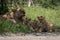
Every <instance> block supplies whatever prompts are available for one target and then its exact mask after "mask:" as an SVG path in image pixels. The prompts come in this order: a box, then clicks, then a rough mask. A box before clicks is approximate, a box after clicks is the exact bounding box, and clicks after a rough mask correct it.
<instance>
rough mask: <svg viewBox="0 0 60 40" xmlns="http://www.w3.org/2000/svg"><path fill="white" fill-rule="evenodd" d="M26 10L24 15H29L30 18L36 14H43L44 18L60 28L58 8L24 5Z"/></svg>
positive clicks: (35, 17) (59, 10) (34, 17)
mask: <svg viewBox="0 0 60 40" xmlns="http://www.w3.org/2000/svg"><path fill="white" fill-rule="evenodd" d="M24 9H25V11H26V17H29V18H31V19H33V20H34V19H36V20H37V16H41V15H42V16H45V17H46V20H47V21H49V22H50V23H53V24H54V25H55V26H56V27H55V28H60V8H59V9H58V8H56V9H51V8H43V7H41V6H38V7H36V6H35V7H34V6H33V7H30V8H29V7H25V8H24Z"/></svg>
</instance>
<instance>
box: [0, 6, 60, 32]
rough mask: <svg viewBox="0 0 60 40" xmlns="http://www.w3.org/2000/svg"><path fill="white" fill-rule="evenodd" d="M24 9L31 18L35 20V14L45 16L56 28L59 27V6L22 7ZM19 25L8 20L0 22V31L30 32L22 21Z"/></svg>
mask: <svg viewBox="0 0 60 40" xmlns="http://www.w3.org/2000/svg"><path fill="white" fill-rule="evenodd" d="M24 9H25V11H26V17H28V18H31V19H32V20H34V19H35V20H37V16H41V15H42V16H45V17H46V20H47V21H49V22H50V23H53V24H54V25H55V28H56V29H60V8H59V7H58V8H56V9H51V8H43V7H41V6H32V7H24ZM19 24H20V26H16V25H14V24H12V23H11V22H10V21H7V20H6V21H4V22H0V33H3V32H13V33H16V32H25V33H27V32H31V29H30V28H29V27H27V26H26V25H24V24H23V23H22V22H20V23H19Z"/></svg>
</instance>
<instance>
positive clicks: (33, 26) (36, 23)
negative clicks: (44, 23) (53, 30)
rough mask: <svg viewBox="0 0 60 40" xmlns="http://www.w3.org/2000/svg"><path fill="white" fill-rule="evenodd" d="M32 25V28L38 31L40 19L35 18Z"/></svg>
mask: <svg viewBox="0 0 60 40" xmlns="http://www.w3.org/2000/svg"><path fill="white" fill-rule="evenodd" d="M31 26H32V28H33V30H34V31H35V32H38V30H39V26H38V21H37V20H33V21H32V23H31Z"/></svg>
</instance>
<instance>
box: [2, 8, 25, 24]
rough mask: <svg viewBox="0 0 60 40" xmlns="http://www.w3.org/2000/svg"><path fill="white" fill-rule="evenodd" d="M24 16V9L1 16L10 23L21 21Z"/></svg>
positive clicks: (14, 10)
mask: <svg viewBox="0 0 60 40" xmlns="http://www.w3.org/2000/svg"><path fill="white" fill-rule="evenodd" d="M24 16H25V11H24V9H12V11H11V12H8V13H6V14H4V15H3V17H4V18H6V19H8V20H10V21H12V22H13V23H15V24H16V23H17V21H18V20H20V21H22V18H23V17H24Z"/></svg>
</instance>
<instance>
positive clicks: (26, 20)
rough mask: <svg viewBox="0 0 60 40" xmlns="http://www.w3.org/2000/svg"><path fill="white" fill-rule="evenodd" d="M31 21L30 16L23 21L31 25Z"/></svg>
mask: <svg viewBox="0 0 60 40" xmlns="http://www.w3.org/2000/svg"><path fill="white" fill-rule="evenodd" d="M30 21H31V19H30V18H24V19H23V23H24V24H25V25H29V23H30Z"/></svg>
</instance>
